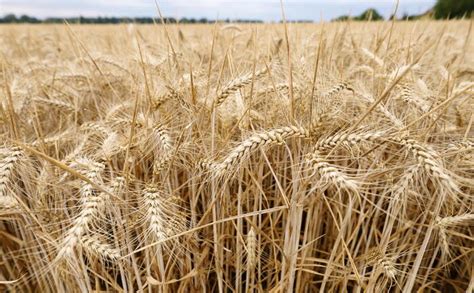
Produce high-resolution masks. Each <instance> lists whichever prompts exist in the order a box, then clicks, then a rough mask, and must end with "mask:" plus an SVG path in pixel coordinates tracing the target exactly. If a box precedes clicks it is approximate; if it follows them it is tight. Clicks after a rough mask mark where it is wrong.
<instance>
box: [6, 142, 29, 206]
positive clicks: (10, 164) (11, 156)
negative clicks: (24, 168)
mask: <svg viewBox="0 0 474 293" xmlns="http://www.w3.org/2000/svg"><path fill="white" fill-rule="evenodd" d="M6 153H7V156H6V157H4V158H3V159H2V160H1V161H0V206H4V207H14V206H16V205H17V204H18V202H17V200H16V199H15V198H14V197H12V196H9V195H7V186H8V184H9V183H10V181H11V174H12V172H13V168H14V167H15V165H16V163H17V162H18V161H19V160H20V159H21V158H22V157H23V156H24V153H23V151H22V150H21V149H20V148H18V147H13V148H11V149H9V150H7V152H6Z"/></svg>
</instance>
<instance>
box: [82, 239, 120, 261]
mask: <svg viewBox="0 0 474 293" xmlns="http://www.w3.org/2000/svg"><path fill="white" fill-rule="evenodd" d="M81 245H82V247H83V248H85V249H86V250H87V251H89V252H90V253H92V254H95V255H97V256H100V257H105V258H108V259H111V260H117V259H119V258H120V252H119V250H118V249H116V248H112V246H111V245H110V244H108V243H107V242H105V241H104V240H103V239H100V238H99V237H97V236H95V235H94V236H87V235H86V236H84V237H82V238H81Z"/></svg>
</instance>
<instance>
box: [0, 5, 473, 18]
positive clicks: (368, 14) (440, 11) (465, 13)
mask: <svg viewBox="0 0 474 293" xmlns="http://www.w3.org/2000/svg"><path fill="white" fill-rule="evenodd" d="M473 11H474V0H437V2H436V4H435V6H434V7H433V8H432V9H430V10H428V11H426V12H425V13H422V14H420V15H408V14H405V15H403V16H402V17H401V18H400V19H408V20H413V19H419V18H423V17H428V18H434V19H452V18H462V17H470V16H471V15H473V13H472V12H473ZM393 17H395V16H393V15H392V16H390V18H389V19H393ZM346 20H353V21H366V20H374V21H377V20H384V17H383V16H382V15H381V14H380V13H379V12H378V11H377V10H375V9H373V8H369V9H367V10H365V11H364V12H362V13H361V14H360V15H357V16H349V15H342V16H339V17H337V18H335V19H333V21H346ZM64 21H67V22H68V23H82V24H105V23H110V24H117V23H142V24H147V23H148V24H151V23H162V21H164V22H166V23H214V22H215V20H211V19H207V18H186V17H184V18H181V19H176V18H173V17H165V18H163V20H161V18H154V17H100V16H99V17H83V16H79V17H69V18H61V17H48V18H46V19H38V18H36V17H32V16H28V15H21V16H19V17H17V16H16V15H14V14H7V15H5V16H4V17H1V18H0V23H63V22H64ZM219 22H224V23H229V22H232V23H263V21H261V20H251V19H236V20H230V19H224V20H219ZM289 22H312V21H311V20H296V21H289Z"/></svg>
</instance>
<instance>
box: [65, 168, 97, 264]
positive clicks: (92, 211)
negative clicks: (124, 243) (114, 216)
mask: <svg viewBox="0 0 474 293" xmlns="http://www.w3.org/2000/svg"><path fill="white" fill-rule="evenodd" d="M83 163H86V164H87V165H88V169H89V170H88V171H87V172H86V173H85V175H86V176H87V178H89V179H90V180H92V181H96V180H97V179H99V177H100V173H101V172H102V171H103V170H104V168H105V166H104V165H103V164H100V163H96V162H93V161H90V160H85V161H84V162H83ZM80 194H81V199H82V200H81V201H82V203H81V211H80V212H79V215H78V216H77V218H76V219H74V221H73V224H72V227H71V228H70V229H69V230H68V232H67V233H66V236H65V237H64V239H63V241H62V245H61V247H60V249H59V252H58V256H57V258H58V259H60V258H63V257H67V256H71V255H72V254H73V252H74V248H75V247H76V245H77V243H78V242H79V241H80V240H81V237H82V236H83V234H84V233H85V232H86V231H87V228H88V225H89V223H90V222H91V221H92V220H93V219H94V218H95V217H97V216H98V214H99V212H100V210H101V209H102V207H103V206H104V203H105V200H106V195H105V194H104V193H99V194H97V192H96V191H95V190H94V187H93V186H92V185H91V184H90V183H83V185H82V187H81V189H80Z"/></svg>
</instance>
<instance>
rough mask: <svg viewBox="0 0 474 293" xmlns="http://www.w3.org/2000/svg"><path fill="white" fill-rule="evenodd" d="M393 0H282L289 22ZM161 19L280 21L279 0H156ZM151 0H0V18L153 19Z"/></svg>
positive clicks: (417, 8)
mask: <svg viewBox="0 0 474 293" xmlns="http://www.w3.org/2000/svg"><path fill="white" fill-rule="evenodd" d="M394 1H395V0H372V1H370V0H284V1H283V3H284V8H285V13H286V18H287V19H289V20H297V19H299V20H303V19H305V20H319V19H320V15H321V14H322V15H323V18H324V19H326V20H328V19H332V18H334V17H337V16H340V15H342V14H351V15H357V14H360V13H361V12H362V11H364V10H365V9H367V8H369V7H373V8H375V9H377V10H378V11H379V12H380V13H381V14H383V15H384V16H385V17H387V16H389V15H390V14H391V11H392V9H393V6H394ZM434 3H435V0H400V8H399V13H398V14H399V15H402V14H403V13H408V14H417V13H422V12H424V11H426V10H428V9H429V8H431V7H432V6H433V4H434ZM158 4H159V6H160V8H161V10H162V13H163V14H164V16H172V17H177V18H182V17H188V18H190V17H194V18H200V17H206V18H209V19H215V18H216V16H218V17H219V19H225V18H230V19H237V18H241V19H261V20H265V21H278V20H280V19H281V12H280V1H279V0H158ZM155 7H156V6H155V2H154V0H0V15H4V14H7V13H15V14H28V15H30V16H36V17H41V18H44V17H48V16H59V17H68V16H79V15H82V16H131V17H133V16H156V15H157V13H156V8H155Z"/></svg>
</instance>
